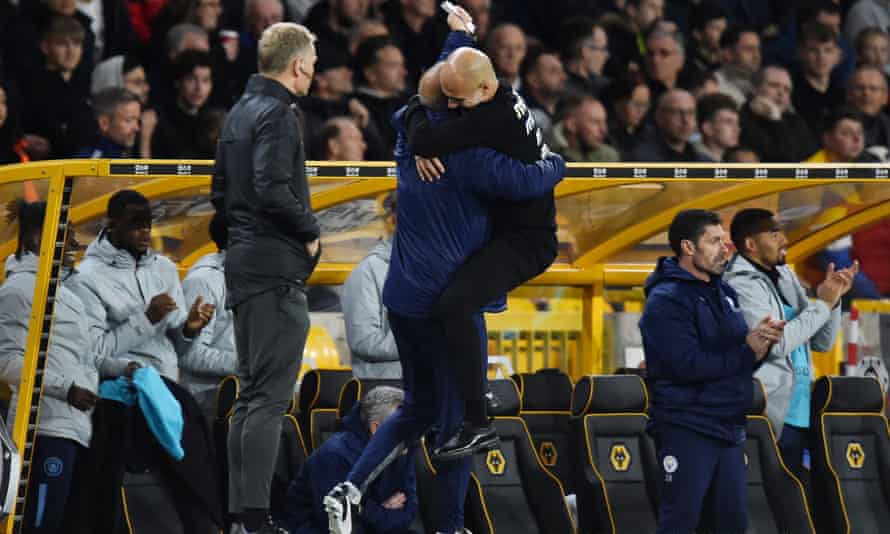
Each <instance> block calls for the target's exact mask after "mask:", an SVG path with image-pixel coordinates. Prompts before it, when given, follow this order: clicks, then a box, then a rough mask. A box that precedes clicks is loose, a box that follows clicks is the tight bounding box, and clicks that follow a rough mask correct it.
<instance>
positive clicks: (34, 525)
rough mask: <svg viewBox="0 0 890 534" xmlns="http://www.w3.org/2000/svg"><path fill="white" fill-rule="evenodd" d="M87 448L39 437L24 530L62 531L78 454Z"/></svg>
mask: <svg viewBox="0 0 890 534" xmlns="http://www.w3.org/2000/svg"><path fill="white" fill-rule="evenodd" d="M85 450H86V449H84V448H83V447H81V446H80V445H79V444H78V443H77V442H75V441H72V440H70V439H65V438H57V437H52V436H37V442H36V443H35V445H34V458H33V463H32V467H31V480H30V481H29V482H28V497H27V499H26V500H25V502H26V506H25V518H24V521H23V524H22V532H25V533H30V534H39V533H46V534H54V533H56V532H59V531H60V529H61V528H62V525H63V521H64V518H65V505H66V504H67V502H68V497H69V495H70V494H71V486H72V483H73V481H74V469H75V464H76V463H77V457H78V456H79V455H81V454H83V451H85Z"/></svg>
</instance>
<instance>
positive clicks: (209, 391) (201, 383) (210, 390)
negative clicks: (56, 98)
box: [179, 252, 238, 413]
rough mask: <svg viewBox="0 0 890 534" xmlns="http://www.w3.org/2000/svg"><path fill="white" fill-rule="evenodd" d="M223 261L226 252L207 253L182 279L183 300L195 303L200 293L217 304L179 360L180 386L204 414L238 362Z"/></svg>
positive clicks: (210, 410)
mask: <svg viewBox="0 0 890 534" xmlns="http://www.w3.org/2000/svg"><path fill="white" fill-rule="evenodd" d="M225 261H226V253H225V252H214V253H213V254H207V255H206V256H203V257H202V258H201V259H199V260H198V261H197V262H196V263H195V264H194V265H193V266H192V268H191V269H189V272H188V274H186V275H185V279H184V280H183V281H182V291H183V293H184V294H185V301H186V302H194V301H195V299H196V298H198V297H199V296H200V297H202V298H203V299H204V302H205V303H207V304H214V305H216V311H215V312H214V313H213V317H211V318H210V322H209V323H207V326H205V327H204V329H203V330H201V333H200V334H199V335H198V336H197V337H196V338H195V341H194V343H192V346H191V347H190V348H189V350H188V352H186V353H185V355H184V356H183V357H182V358H181V359H180V360H179V366H180V368H181V370H182V380H181V382H182V385H184V386H185V387H186V388H187V389H188V390H189V391H190V392H191V393H192V395H194V396H195V398H196V399H197V400H198V403H199V404H201V407H202V408H204V409H205V412H207V413H211V412H212V411H213V406H214V405H215V402H216V386H217V384H218V383H219V381H220V379H221V378H223V377H225V376H228V375H233V374H235V369H236V367H237V365H238V355H237V354H236V352H235V327H234V323H233V322H232V310H229V309H226V277H225V272H224V271H223V266H224V265H225Z"/></svg>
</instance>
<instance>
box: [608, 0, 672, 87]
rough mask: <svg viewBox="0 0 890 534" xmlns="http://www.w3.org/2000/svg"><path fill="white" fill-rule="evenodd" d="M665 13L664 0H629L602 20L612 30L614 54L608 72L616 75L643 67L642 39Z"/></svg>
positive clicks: (611, 50)
mask: <svg viewBox="0 0 890 534" xmlns="http://www.w3.org/2000/svg"><path fill="white" fill-rule="evenodd" d="M663 16H664V0H626V1H625V2H624V4H623V7H622V8H621V10H620V12H618V13H609V14H607V15H605V16H604V17H603V18H602V19H601V20H600V24H602V25H603V27H604V28H605V29H606V33H608V34H609V52H610V58H609V62H608V64H607V65H606V74H607V75H608V76H610V77H612V78H614V77H616V76H618V75H620V74H621V73H623V72H627V71H631V72H632V71H639V72H642V70H643V54H644V52H645V51H646V49H648V47H649V45H648V43H647V44H646V47H645V48H644V47H641V46H640V43H641V42H643V41H644V40H645V39H646V36H647V35H649V33H650V32H652V30H653V29H654V28H655V25H656V24H657V23H658V21H659V20H661V18H662V17H663Z"/></svg>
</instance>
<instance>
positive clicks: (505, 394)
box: [465, 380, 575, 534]
mask: <svg viewBox="0 0 890 534" xmlns="http://www.w3.org/2000/svg"><path fill="white" fill-rule="evenodd" d="M491 389H492V391H493V392H494V394H495V395H497V396H498V398H499V399H500V401H501V403H502V404H503V405H504V409H503V411H502V413H505V414H506V415H503V416H498V417H495V418H494V425H495V428H496V429H497V432H498V435H499V436H500V444H499V445H498V447H497V448H495V449H492V450H490V451H482V452H479V453H476V454H475V455H474V456H473V477H472V479H471V481H470V488H469V492H468V496H467V499H468V500H467V509H466V513H465V515H466V519H465V524H466V526H467V528H468V529H470V531H472V532H473V533H474V534H494V532H498V533H503V534H514V533H515V534H525V533H529V534H532V533H541V534H563V533H566V534H568V533H574V532H575V527H574V525H573V524H572V519H571V514H570V512H569V509H568V506H567V505H566V502H565V490H564V489H563V485H562V483H561V482H560V481H559V478H558V477H557V476H556V475H554V474H553V473H552V472H551V471H550V470H549V469H547V467H545V466H544V464H543V463H542V462H541V459H540V458H539V457H538V454H537V451H536V450H535V445H534V441H533V440H532V437H531V435H530V434H529V431H528V427H527V426H526V424H525V421H523V420H522V418H521V417H519V390H518V388H517V386H516V384H515V382H513V381H512V380H493V381H492V382H491Z"/></svg>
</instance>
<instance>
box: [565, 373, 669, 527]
mask: <svg viewBox="0 0 890 534" xmlns="http://www.w3.org/2000/svg"><path fill="white" fill-rule="evenodd" d="M648 404H649V398H648V394H647V391H646V386H645V384H644V383H643V379H642V378H640V377H639V376H636V375H604V376H585V377H583V378H581V380H579V381H578V383H577V384H575V392H574V395H573V397H572V421H571V430H572V437H571V448H572V451H573V452H574V454H575V457H574V464H575V465H576V466H577V468H576V469H575V470H574V474H575V495H576V496H577V497H576V498H577V503H578V526H579V530H580V531H581V532H585V533H597V534H599V533H605V532H608V533H624V532H654V531H655V525H656V518H657V512H656V510H657V508H656V506H657V504H656V503H657V501H658V499H657V493H658V482H657V481H658V476H659V470H658V464H657V461H656V455H655V444H654V442H653V441H652V439H651V438H650V437H649V435H648V434H647V433H646V424H647V423H648V420H649V418H648V416H647V415H646V410H647V409H648Z"/></svg>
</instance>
